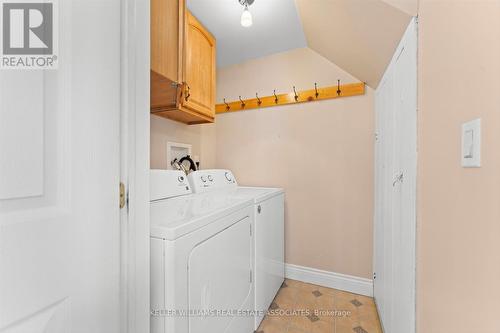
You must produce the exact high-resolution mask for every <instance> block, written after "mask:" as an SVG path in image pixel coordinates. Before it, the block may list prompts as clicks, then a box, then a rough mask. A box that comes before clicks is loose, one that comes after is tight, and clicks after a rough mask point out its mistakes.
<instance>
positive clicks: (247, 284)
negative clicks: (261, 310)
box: [188, 217, 254, 333]
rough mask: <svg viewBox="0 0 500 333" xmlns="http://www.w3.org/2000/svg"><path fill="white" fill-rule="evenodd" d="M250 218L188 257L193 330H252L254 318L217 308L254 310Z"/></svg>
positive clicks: (234, 332) (237, 332) (201, 332)
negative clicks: (198, 313) (196, 312)
mask: <svg viewBox="0 0 500 333" xmlns="http://www.w3.org/2000/svg"><path fill="white" fill-rule="evenodd" d="M250 228H251V219H250V218H248V217H246V218H244V219H243V220H241V221H239V222H237V223H236V224H233V225H232V226H230V227H229V228H227V229H225V230H223V231H221V232H220V233H218V234H216V235H215V236H213V237H211V238H209V239H207V240H206V241H204V242H203V243H201V244H199V245H198V246H196V247H195V248H194V250H193V251H192V252H191V255H190V258H189V282H188V287H189V310H190V311H198V310H200V311H201V312H203V314H201V315H197V316H191V317H190V318H189V332H190V333H224V332H228V333H229V332H230V333H249V332H253V321H254V319H253V317H250V316H237V315H236V316H232V315H228V313H221V312H219V313H217V311H228V310H229V311H238V310H252V309H253V306H254V301H253V296H254V294H253V284H252V278H251V274H252V236H251V229H250Z"/></svg>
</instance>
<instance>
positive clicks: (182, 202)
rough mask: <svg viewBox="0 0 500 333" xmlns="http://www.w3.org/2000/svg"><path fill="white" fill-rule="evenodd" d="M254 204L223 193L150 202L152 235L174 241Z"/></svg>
mask: <svg viewBox="0 0 500 333" xmlns="http://www.w3.org/2000/svg"><path fill="white" fill-rule="evenodd" d="M252 204H253V201H252V200H251V198H243V197H237V196H234V195H230V194H229V193H227V192H224V193H214V192H212V193H206V194H192V195H186V196H180V197H174V198H170V199H165V200H160V201H155V202H151V204H150V214H151V217H150V218H151V236H152V237H156V238H162V239H167V240H174V239H177V238H179V237H181V236H183V235H186V234H188V233H190V232H193V231H195V230H197V229H199V228H201V227H203V226H205V225H207V224H210V223H212V222H214V221H215V220H217V219H219V218H222V217H224V216H227V215H229V214H231V213H233V212H235V211H237V210H239V209H242V208H244V207H247V206H250V205H252Z"/></svg>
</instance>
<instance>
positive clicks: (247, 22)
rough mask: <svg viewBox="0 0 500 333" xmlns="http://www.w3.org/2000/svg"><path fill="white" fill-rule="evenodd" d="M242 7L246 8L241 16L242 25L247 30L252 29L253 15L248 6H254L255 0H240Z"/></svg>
mask: <svg viewBox="0 0 500 333" xmlns="http://www.w3.org/2000/svg"><path fill="white" fill-rule="evenodd" d="M238 1H239V2H240V4H241V5H242V6H245V9H244V10H243V13H242V14H241V25H242V26H243V27H245V28H248V27H251V26H252V24H253V20H252V13H250V11H249V10H248V6H250V5H252V4H253V2H254V1H255V0H238Z"/></svg>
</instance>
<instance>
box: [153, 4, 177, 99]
mask: <svg viewBox="0 0 500 333" xmlns="http://www.w3.org/2000/svg"><path fill="white" fill-rule="evenodd" d="M184 17H185V0H151V70H152V72H153V73H152V74H155V73H156V74H157V75H156V77H152V79H155V81H152V82H154V83H157V85H158V87H161V89H162V90H165V89H166V88H170V87H169V85H170V82H173V83H181V79H182V77H181V75H182V48H183V39H184V31H183V30H184V29H182V28H181V27H184ZM165 79H166V80H165ZM160 80H164V81H169V82H168V84H163V83H162V82H161V81H160ZM170 90H173V91H174V95H175V89H170Z"/></svg>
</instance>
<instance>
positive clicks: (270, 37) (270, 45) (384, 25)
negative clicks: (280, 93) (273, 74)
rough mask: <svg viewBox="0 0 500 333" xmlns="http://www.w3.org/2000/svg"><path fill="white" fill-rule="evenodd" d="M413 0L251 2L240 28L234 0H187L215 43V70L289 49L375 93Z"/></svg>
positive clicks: (238, 7) (414, 3) (239, 9)
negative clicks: (249, 17)
mask: <svg viewBox="0 0 500 333" xmlns="http://www.w3.org/2000/svg"><path fill="white" fill-rule="evenodd" d="M417 1H418V0H255V2H254V4H253V5H252V6H250V11H251V12H252V14H253V19H254V24H253V26H252V27H250V28H243V27H241V25H240V16H241V13H242V10H243V7H242V6H241V5H240V4H239V3H238V0H187V5H188V8H189V9H190V10H191V11H192V12H193V14H194V15H195V16H196V17H197V18H198V19H199V20H200V21H201V22H202V23H203V24H204V25H205V26H206V27H207V28H208V29H209V30H210V31H211V32H212V33H213V34H214V36H215V37H216V38H217V65H218V67H219V68H221V67H225V66H228V65H234V64H238V63H242V62H244V61H246V60H249V59H253V58H259V57H263V56H266V55H270V54H273V53H278V52H283V51H287V50H290V49H294V48H299V47H305V46H308V47H309V48H311V49H313V50H314V51H316V52H317V53H319V54H320V55H322V56H323V57H325V58H326V59H328V60H330V61H331V62H333V63H334V64H336V65H338V66H340V67H341V68H343V69H344V70H346V71H347V72H349V73H350V74H352V75H353V76H355V77H356V78H358V79H359V80H361V81H364V82H366V83H367V84H368V85H369V86H371V87H372V88H376V87H377V86H378V83H379V82H380V80H381V78H382V75H383V74H384V72H385V69H386V68H387V65H388V64H389V62H390V60H391V58H392V55H393V54H394V51H395V50H396V47H397V45H398V43H399V41H400V40H401V37H402V36H403V33H404V31H405V29H406V27H407V26H408V23H409V22H410V19H411V17H412V16H413V15H416V12H417Z"/></svg>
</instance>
